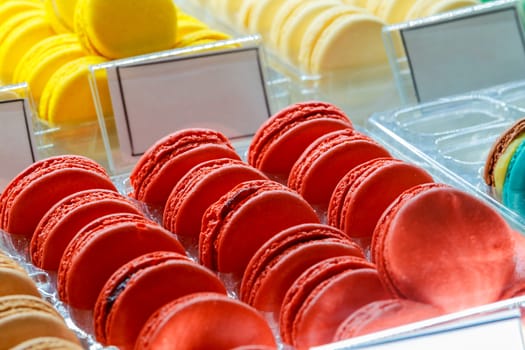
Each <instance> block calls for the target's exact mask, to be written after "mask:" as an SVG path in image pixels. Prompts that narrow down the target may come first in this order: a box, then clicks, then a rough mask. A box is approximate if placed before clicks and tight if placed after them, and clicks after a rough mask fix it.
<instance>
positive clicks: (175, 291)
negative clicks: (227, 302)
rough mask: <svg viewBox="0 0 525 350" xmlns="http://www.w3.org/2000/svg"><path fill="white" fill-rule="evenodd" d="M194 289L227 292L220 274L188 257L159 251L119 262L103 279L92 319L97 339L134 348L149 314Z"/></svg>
mask: <svg viewBox="0 0 525 350" xmlns="http://www.w3.org/2000/svg"><path fill="white" fill-rule="evenodd" d="M196 292H215V293H221V294H225V295H226V288H225V287H224V285H223V283H222V282H221V281H220V280H219V278H218V277H217V276H216V275H215V274H213V273H212V272H211V271H210V270H208V269H206V268H205V267H203V266H201V265H198V264H197V263H196V262H194V261H192V260H190V259H189V258H188V257H186V256H184V255H181V254H178V253H174V252H165V251H158V252H153V253H149V254H145V255H142V256H139V257H138V258H136V259H133V260H131V261H130V262H128V263H127V264H125V265H123V266H121V267H120V268H119V269H118V270H117V271H116V272H115V273H114V274H113V275H112V276H111V278H110V279H109V280H108V281H107V282H106V284H105V285H104V287H103V288H102V291H101V292H100V294H99V296H98V298H97V303H96V304H95V309H94V314H93V319H94V326H95V335H96V338H97V340H98V341H99V342H101V343H103V344H105V345H114V346H117V347H118V348H119V349H122V350H133V349H134V347H135V341H136V339H137V336H138V334H139V333H140V330H141V329H142V327H143V326H144V324H145V323H146V321H147V320H148V318H149V317H150V316H151V315H152V314H153V313H154V312H155V311H156V310H157V309H159V308H160V307H162V306H164V305H165V304H168V303H169V302H171V301H173V300H175V299H177V298H179V297H182V296H185V295H188V294H192V293H196Z"/></svg>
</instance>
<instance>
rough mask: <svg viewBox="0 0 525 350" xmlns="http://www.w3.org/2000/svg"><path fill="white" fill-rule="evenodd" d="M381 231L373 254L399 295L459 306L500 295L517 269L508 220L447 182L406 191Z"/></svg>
mask: <svg viewBox="0 0 525 350" xmlns="http://www.w3.org/2000/svg"><path fill="white" fill-rule="evenodd" d="M410 192H412V193H410ZM416 218H417V219H416ZM376 231H377V237H376V239H375V244H374V240H373V244H372V253H373V256H374V259H375V261H376V263H377V267H378V270H379V272H380V274H381V278H382V280H383V283H384V284H385V285H386V286H388V287H389V289H390V290H391V292H392V293H394V294H395V295H397V296H399V297H403V298H408V299H411V300H414V301H419V302H422V303H427V304H432V305H435V306H437V307H439V308H442V309H443V310H444V311H446V312H454V311H458V310H461V309H464V308H468V307H474V306H477V305H482V304H487V303H490V302H493V301H496V300H498V298H499V296H500V295H501V293H502V291H503V289H504V288H505V287H506V286H507V285H508V283H509V281H510V280H511V278H512V276H513V272H514V269H515V263H514V246H513V238H512V230H511V229H510V227H509V226H508V224H507V223H506V222H505V221H504V220H503V218H502V217H501V216H500V215H499V214H498V213H497V212H496V211H495V210H494V209H493V208H492V207H489V206H488V205H487V204H485V203H484V202H482V201H481V200H479V199H477V198H475V197H473V196H471V195H469V194H467V193H464V192H461V191H459V190H457V189H453V188H450V187H448V186H443V185H442V186H436V185H420V186H416V188H415V190H414V188H413V189H411V190H409V191H406V192H404V193H403V194H402V195H401V196H400V197H398V199H397V200H396V202H394V203H393V204H392V205H391V206H390V208H389V209H388V210H387V211H385V213H384V214H383V216H382V218H381V219H380V221H379V223H378V226H377V227H376ZM374 236H376V232H374ZM407 256H410V257H411V258H410V259H407V258H406V257H407ZM409 260H410V261H409ZM413 261H421V262H427V263H424V264H423V263H422V264H416V265H414V264H413ZM429 276H432V278H429Z"/></svg>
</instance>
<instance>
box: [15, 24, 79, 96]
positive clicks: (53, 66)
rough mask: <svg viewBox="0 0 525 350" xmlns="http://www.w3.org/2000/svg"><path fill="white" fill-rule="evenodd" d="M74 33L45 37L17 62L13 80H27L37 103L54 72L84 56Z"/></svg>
mask: <svg viewBox="0 0 525 350" xmlns="http://www.w3.org/2000/svg"><path fill="white" fill-rule="evenodd" d="M86 54H87V53H86V52H85V50H84V49H83V47H82V46H81V45H80V43H79V42H78V38H77V36H76V35H74V34H71V33H70V34H60V35H55V36H52V37H49V38H46V39H44V40H42V41H41V42H39V43H38V44H36V45H34V46H33V47H32V48H31V49H30V50H29V51H28V52H27V53H26V54H25V55H24V57H22V59H21V60H20V62H19V63H18V65H17V67H16V69H15V74H14V81H15V82H27V83H28V85H29V88H30V91H31V94H32V95H33V99H34V101H35V102H36V103H37V104H38V103H39V101H40V97H41V95H42V91H43V90H44V88H45V86H46V84H47V82H48V80H49V79H50V78H51V76H52V75H53V73H54V72H56V71H57V70H58V69H59V68H60V67H61V66H63V65H64V64H66V63H67V62H70V61H72V60H74V59H77V58H80V57H83V56H86Z"/></svg>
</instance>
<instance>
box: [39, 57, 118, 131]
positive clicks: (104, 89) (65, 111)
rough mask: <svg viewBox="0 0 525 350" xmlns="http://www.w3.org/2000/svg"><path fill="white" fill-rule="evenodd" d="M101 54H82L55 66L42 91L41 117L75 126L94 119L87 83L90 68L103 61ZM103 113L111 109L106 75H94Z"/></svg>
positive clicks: (95, 116) (88, 83) (93, 105)
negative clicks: (58, 66) (56, 67)
mask: <svg viewBox="0 0 525 350" xmlns="http://www.w3.org/2000/svg"><path fill="white" fill-rule="evenodd" d="M106 61H107V60H106V59H105V58H103V57H100V56H83V57H79V58H77V59H74V60H72V61H69V62H67V63H66V64H64V65H63V66H61V67H60V68H58V69H57V70H56V71H55V72H54V73H53V75H52V76H51V77H50V78H49V81H48V82H47V83H46V85H45V88H44V90H43V91H42V96H41V101H40V102H41V103H40V106H39V113H40V116H41V118H43V119H45V120H48V121H49V123H51V124H52V125H56V124H61V125H66V124H69V125H72V124H73V125H74V124H78V123H84V122H94V121H96V120H97V111H96V110H95V104H94V101H93V95H92V92H91V87H90V82H89V79H90V78H89V75H90V74H91V73H90V72H89V67H90V66H92V65H97V64H100V63H104V62H106ZM96 80H97V87H99V89H100V90H99V97H100V100H101V105H102V110H103V113H104V114H106V113H107V112H108V111H111V103H110V99H109V88H108V84H107V78H106V76H105V75H103V74H97V75H96Z"/></svg>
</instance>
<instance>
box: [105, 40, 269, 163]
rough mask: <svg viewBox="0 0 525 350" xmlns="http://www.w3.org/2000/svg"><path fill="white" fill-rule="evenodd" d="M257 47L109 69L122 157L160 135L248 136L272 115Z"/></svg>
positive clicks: (138, 153)
mask: <svg viewBox="0 0 525 350" xmlns="http://www.w3.org/2000/svg"><path fill="white" fill-rule="evenodd" d="M260 55H261V54H260V48H259V47H258V46H253V47H243V48H236V49H228V50H222V51H207V52H204V53H199V54H193V55H185V56H176V57H172V58H169V59H161V60H144V61H139V62H131V63H128V64H123V65H116V66H115V67H111V68H109V69H108V70H107V74H108V83H109V89H110V94H111V99H112V101H113V102H112V103H113V111H114V114H115V122H116V129H117V135H118V139H119V143H120V150H121V152H122V156H123V157H125V158H127V159H132V160H133V159H134V160H135V161H136V160H137V159H138V157H140V156H141V155H142V154H143V153H144V152H145V151H146V150H147V149H148V148H149V147H150V146H151V145H152V144H153V143H155V142H156V141H157V140H159V139H160V138H162V137H163V136H165V135H167V134H169V133H171V132H174V131H176V130H180V129H184V128H194V127H197V128H210V129H214V130H218V131H221V132H223V133H224V134H225V135H226V136H227V137H228V138H230V140H235V139H242V138H249V137H251V136H252V135H253V134H254V133H255V131H256V130H257V128H258V127H259V125H260V124H261V123H262V122H263V121H265V120H266V119H267V118H268V117H269V116H270V107H269V102H268V97H267V92H266V86H265V79H264V75H263V70H262V64H261V57H260Z"/></svg>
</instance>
